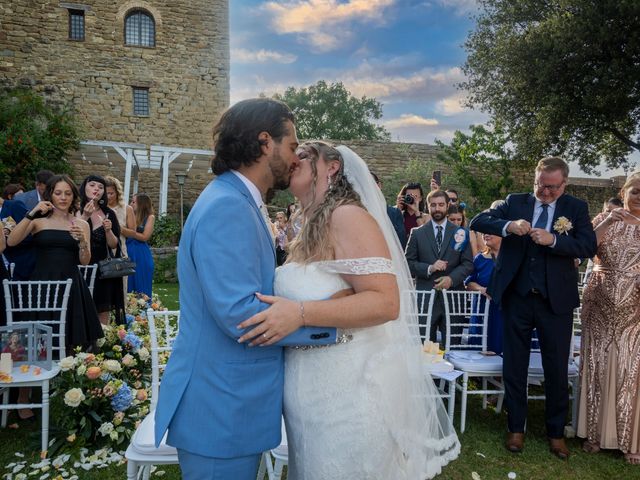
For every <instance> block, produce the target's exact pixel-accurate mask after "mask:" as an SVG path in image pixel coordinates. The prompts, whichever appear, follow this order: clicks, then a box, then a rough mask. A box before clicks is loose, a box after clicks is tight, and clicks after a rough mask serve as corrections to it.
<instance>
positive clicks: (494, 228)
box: [469, 193, 597, 314]
mask: <svg viewBox="0 0 640 480" xmlns="http://www.w3.org/2000/svg"><path fill="white" fill-rule="evenodd" d="M534 207H535V197H534V196H533V195H532V194H530V193H517V194H511V195H509V196H508V197H507V199H506V201H505V203H504V204H502V205H500V206H499V207H498V208H496V209H493V210H485V211H484V212H482V213H479V214H478V215H476V216H475V217H474V219H473V220H471V223H470V224H469V228H470V229H471V230H476V231H478V232H482V233H489V234H492V235H498V236H500V237H501V236H502V229H503V228H504V226H505V225H506V223H507V221H509V220H519V219H524V220H527V221H529V222H531V220H532V218H533V210H534ZM559 217H566V218H567V219H568V220H570V221H571V223H572V225H573V228H572V229H571V230H569V232H567V234H566V235H565V234H559V233H557V232H554V231H553V224H554V223H555V222H556V220H557V219H558V218H559ZM551 233H553V234H554V235H555V236H556V245H555V247H554V248H551V247H542V253H543V255H544V261H545V262H546V282H547V291H548V294H549V303H550V305H551V309H552V310H553V312H554V313H556V314H563V313H570V312H572V311H573V309H574V308H576V307H577V306H578V305H579V304H580V297H579V295H578V281H577V280H578V277H577V271H576V267H575V264H574V259H576V258H591V257H593V256H594V255H595V254H596V248H597V245H596V235H595V233H594V232H593V227H592V226H591V220H590V218H589V209H588V206H587V204H586V203H585V202H583V201H582V200H579V199H577V198H575V197H572V196H571V195H566V194H565V195H562V196H560V197H559V198H558V200H557V203H556V208H555V212H554V215H553V222H552V231H551ZM531 241H532V240H531V239H530V238H529V236H527V235H524V236H518V235H507V236H506V237H504V238H503V239H502V245H501V247H500V253H499V254H498V259H497V261H496V267H495V268H494V270H493V277H492V279H491V283H490V284H489V287H488V288H487V292H488V293H489V295H491V298H492V299H493V300H494V301H496V302H497V303H500V301H501V300H502V296H503V294H504V293H505V291H506V290H507V289H508V288H509V287H510V286H511V284H512V282H513V281H514V279H515V277H516V275H517V274H518V270H519V269H520V265H521V264H522V263H523V262H526V261H529V259H528V258H527V257H526V252H527V242H531Z"/></svg>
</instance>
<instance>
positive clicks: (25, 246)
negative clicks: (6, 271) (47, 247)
mask: <svg viewBox="0 0 640 480" xmlns="http://www.w3.org/2000/svg"><path fill="white" fill-rule="evenodd" d="M28 212H29V210H27V207H26V206H25V204H24V203H22V202H21V201H19V200H6V201H5V202H4V203H3V204H2V210H0V218H2V219H4V218H7V217H11V218H13V219H14V220H15V221H16V223H20V222H21V221H22V219H23V218H24V216H25V215H26V214H27V213H28ZM4 255H5V257H7V260H9V262H11V263H15V270H14V272H13V278H14V280H29V278H30V277H31V272H33V269H34V268H35V266H36V252H35V249H34V248H33V240H32V236H31V235H29V236H27V237H26V238H25V239H24V240H22V242H20V244H18V245H16V246H15V247H9V246H7V249H6V250H5V251H4Z"/></svg>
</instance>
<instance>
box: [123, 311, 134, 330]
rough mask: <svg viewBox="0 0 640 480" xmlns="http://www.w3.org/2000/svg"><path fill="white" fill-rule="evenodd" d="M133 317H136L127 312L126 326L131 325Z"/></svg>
mask: <svg viewBox="0 0 640 480" xmlns="http://www.w3.org/2000/svg"><path fill="white" fill-rule="evenodd" d="M135 319H136V317H134V316H133V315H131V314H130V313H127V315H126V316H125V320H126V321H127V327H128V326H129V325H131V322H133V321H134V320H135Z"/></svg>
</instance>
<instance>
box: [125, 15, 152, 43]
mask: <svg viewBox="0 0 640 480" xmlns="http://www.w3.org/2000/svg"><path fill="white" fill-rule="evenodd" d="M124 31H125V39H124V42H125V44H126V45H133V46H138V47H155V45H156V25H155V23H154V21H153V17H152V16H151V15H149V14H148V13H147V12H144V11H142V10H134V11H133V12H131V13H129V15H127V17H126V18H125V21H124Z"/></svg>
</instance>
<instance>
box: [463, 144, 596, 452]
mask: <svg viewBox="0 0 640 480" xmlns="http://www.w3.org/2000/svg"><path fill="white" fill-rule="evenodd" d="M568 176H569V167H568V165H567V164H566V163H565V162H564V161H563V160H562V159H561V158H557V157H547V158H543V159H542V160H540V162H538V166H537V167H536V171H535V183H534V193H524V194H511V195H509V196H508V197H507V199H506V200H505V202H504V204H502V205H500V206H498V207H497V208H495V209H491V210H486V211H484V212H482V213H480V214H479V215H477V216H476V217H475V218H474V219H473V220H472V221H471V224H470V225H469V228H471V229H472V230H476V231H479V232H483V233H489V234H492V235H501V236H502V237H504V238H503V240H502V246H501V248H500V254H499V255H498V259H497V262H496V267H495V270H494V274H493V278H492V280H491V283H490V285H489V288H488V289H487V293H488V294H489V295H490V296H491V298H492V299H493V301H495V302H497V303H498V304H500V306H501V308H502V311H503V313H504V354H503V357H504V367H503V375H504V383H505V402H506V407H507V411H508V427H509V432H508V434H507V442H506V447H507V449H508V450H510V451H512V452H520V451H521V450H522V448H523V446H524V431H525V426H526V419H527V374H528V366H529V352H530V347H531V333H532V330H533V329H534V328H535V329H536V331H537V333H538V340H539V344H540V349H541V354H542V366H543V368H544V377H545V381H544V385H545V396H546V402H545V418H546V428H547V436H548V438H549V447H550V450H551V452H552V453H553V454H554V455H556V456H558V457H559V458H562V459H567V458H568V457H569V450H568V449H567V446H566V444H565V442H564V438H563V436H564V425H565V420H566V417H567V412H568V409H569V389H568V379H567V370H568V358H569V349H570V343H571V334H572V316H573V309H574V308H576V307H577V306H578V305H579V304H580V298H579V296H578V284H577V283H578V273H577V270H576V267H575V264H574V259H575V258H590V257H592V256H593V255H595V253H596V237H595V234H594V233H593V228H592V227H591V221H590V219H589V211H588V208H587V204H586V203H585V202H583V201H582V200H579V199H577V198H574V197H572V196H570V195H566V194H565V193H564V190H565V187H566V185H567V178H568Z"/></svg>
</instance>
